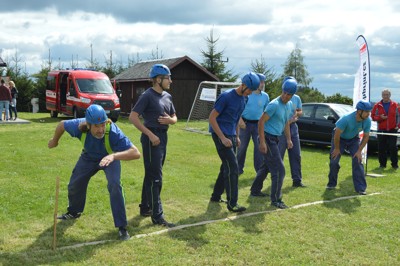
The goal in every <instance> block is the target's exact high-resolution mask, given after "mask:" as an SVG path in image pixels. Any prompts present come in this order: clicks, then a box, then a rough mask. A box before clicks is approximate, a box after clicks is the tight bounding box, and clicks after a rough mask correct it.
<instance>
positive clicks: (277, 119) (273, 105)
mask: <svg viewBox="0 0 400 266" xmlns="http://www.w3.org/2000/svg"><path fill="white" fill-rule="evenodd" d="M292 104H293V103H292V102H291V101H288V102H287V103H286V104H284V103H283V102H282V100H281V97H280V96H279V97H277V98H275V99H273V100H272V101H271V102H270V103H269V104H268V105H267V107H266V108H265V111H264V113H266V114H267V115H268V116H269V120H268V121H267V122H266V123H265V124H264V131H265V132H267V133H269V134H271V135H275V136H281V135H282V133H283V131H284V130H285V125H286V123H287V122H288V121H289V118H290V112H291V110H292Z"/></svg>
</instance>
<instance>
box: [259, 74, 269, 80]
mask: <svg viewBox="0 0 400 266" xmlns="http://www.w3.org/2000/svg"><path fill="white" fill-rule="evenodd" d="M257 76H258V78H259V79H260V81H265V80H266V79H267V78H266V77H265V75H264V74H262V73H257Z"/></svg>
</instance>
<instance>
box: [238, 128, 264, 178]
mask: <svg viewBox="0 0 400 266" xmlns="http://www.w3.org/2000/svg"><path fill="white" fill-rule="evenodd" d="M239 137H240V146H239V148H238V151H237V159H238V165H239V173H243V168H244V164H245V161H246V153H247V148H248V146H249V143H250V138H251V139H252V140H253V144H254V151H253V165H254V170H255V171H256V172H257V171H258V169H259V168H260V166H261V164H262V155H261V152H260V150H259V149H258V124H257V123H253V122H246V128H245V129H242V128H241V129H240V135H239Z"/></svg>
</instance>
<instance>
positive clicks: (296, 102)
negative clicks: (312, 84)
mask: <svg viewBox="0 0 400 266" xmlns="http://www.w3.org/2000/svg"><path fill="white" fill-rule="evenodd" d="M290 101H291V102H292V110H291V111H290V115H289V117H293V115H294V114H295V112H296V110H297V109H302V103H301V98H300V97H299V95H297V94H293V96H292V99H291V100H290Z"/></svg>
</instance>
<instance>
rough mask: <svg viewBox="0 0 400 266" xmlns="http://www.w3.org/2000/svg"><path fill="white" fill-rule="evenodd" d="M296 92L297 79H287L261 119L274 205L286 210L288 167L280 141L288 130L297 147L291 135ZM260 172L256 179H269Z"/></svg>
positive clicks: (259, 123) (260, 132)
mask: <svg viewBox="0 0 400 266" xmlns="http://www.w3.org/2000/svg"><path fill="white" fill-rule="evenodd" d="M296 91H297V82H296V80H294V79H287V80H285V81H284V82H283V84H282V94H281V95H280V96H279V97H278V98H275V99H274V100H272V101H271V102H270V103H269V104H268V105H267V108H265V110H264V114H263V115H262V117H261V118H260V121H259V122H258V134H259V136H260V137H259V139H260V145H259V149H260V151H261V153H263V155H264V162H265V164H266V167H267V168H266V169H268V170H269V171H270V172H271V206H274V207H277V208H279V209H286V208H288V206H286V204H285V203H284V202H283V201H282V185H283V180H284V178H285V166H284V165H283V161H282V157H281V155H280V152H279V147H278V142H279V137H280V136H281V135H282V134H283V133H284V134H285V136H286V140H287V147H288V149H291V148H292V146H293V144H292V140H291V137H290V128H289V118H290V112H291V110H292V102H291V101H290V100H291V98H292V97H293V95H294V94H295V93H296ZM258 174H264V173H261V171H258V172H257V176H256V179H255V181H256V180H260V179H265V177H266V175H264V176H258ZM261 184H262V182H261ZM253 185H254V183H253Z"/></svg>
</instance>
